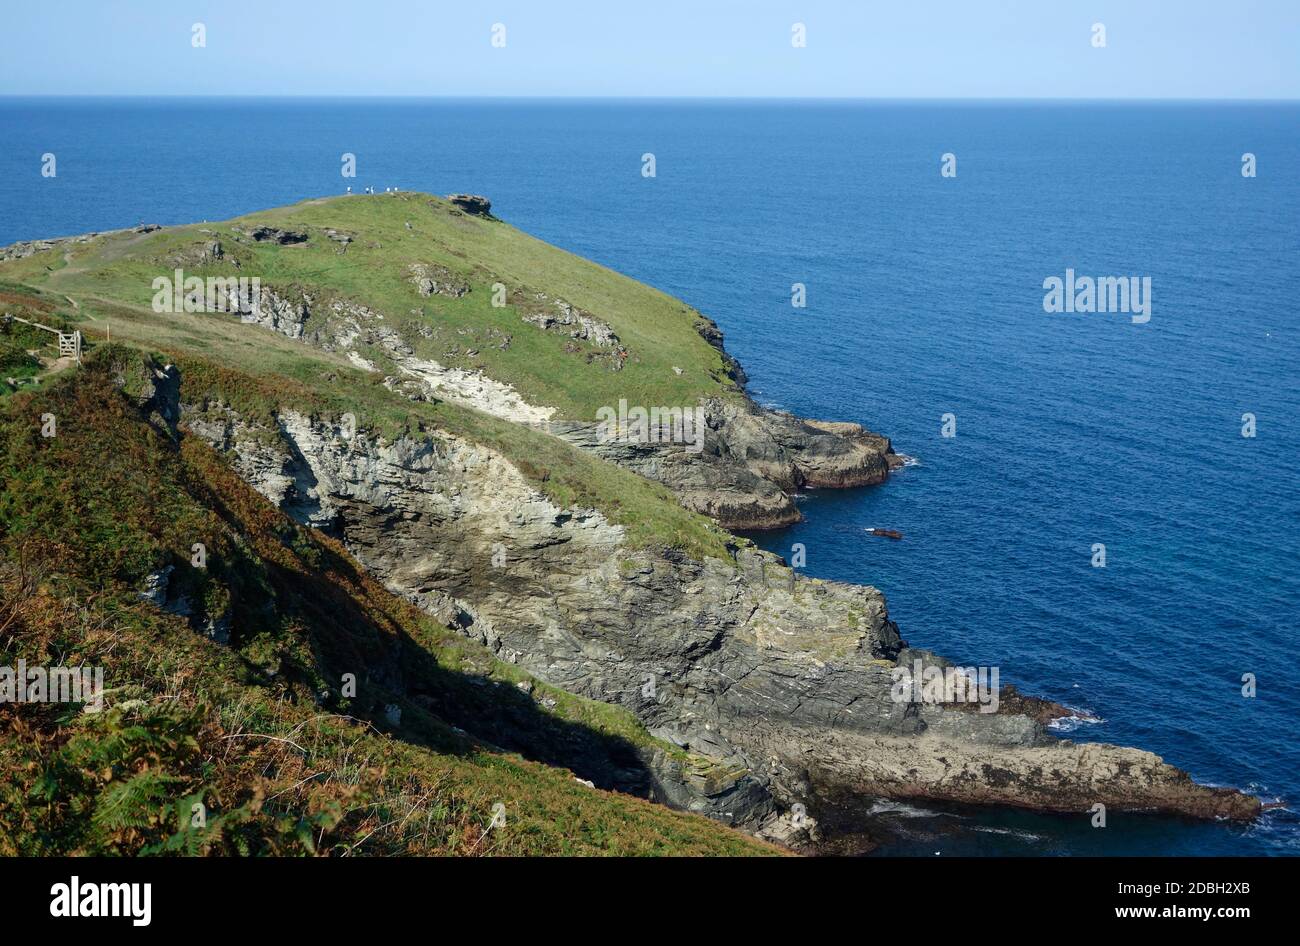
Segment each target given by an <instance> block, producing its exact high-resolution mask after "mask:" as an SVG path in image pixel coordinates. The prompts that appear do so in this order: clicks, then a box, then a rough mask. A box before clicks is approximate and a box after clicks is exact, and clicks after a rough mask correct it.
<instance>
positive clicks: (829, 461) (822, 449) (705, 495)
mask: <svg viewBox="0 0 1300 946" xmlns="http://www.w3.org/2000/svg"><path fill="white" fill-rule="evenodd" d="M703 406H704V411H705V418H706V424H705V429H704V445H703V448H702V449H699V450H696V449H693V448H692V445H689V444H680V443H678V444H673V443H657V444H656V443H635V442H626V441H621V440H602V438H601V437H600V436H599V431H598V428H597V427H596V426H595V425H591V424H575V423H561V422H553V423H552V424H551V425H550V427H549V428H548V429H549V430H550V431H551V432H552V433H555V434H556V435H558V436H560V437H562V438H564V439H565V440H567V441H569V442H570V443H572V444H574V445H575V446H578V447H581V448H582V449H585V450H589V451H591V452H593V453H596V454H598V455H600V456H601V457H603V458H605V459H607V460H610V461H612V462H614V463H617V464H619V465H620V466H625V467H627V468H628V469H631V470H635V471H636V472H637V473H640V474H641V475H642V476H645V477H647V478H649V479H652V480H656V481H658V482H660V483H663V484H664V485H665V486H667V487H668V488H670V489H671V490H672V491H673V492H674V494H676V496H677V497H678V499H679V500H680V501H681V503H682V505H684V506H686V507H687V508H688V509H692V510H694V511H696V512H700V513H703V514H704V515H707V516H711V517H712V518H714V519H716V520H717V521H718V522H719V523H720V524H722V525H723V526H724V527H726V528H728V529H737V530H751V529H775V528H781V527H783V526H788V525H791V524H793V523H796V522H798V521H800V519H802V518H803V517H802V515H801V514H800V512H799V509H798V507H797V506H796V505H795V503H794V499H793V498H792V496H791V494H792V493H794V492H796V491H798V490H801V489H805V488H809V487H847V486H869V485H872V484H875V483H880V482H882V481H883V480H884V479H885V477H886V476H888V474H889V471H890V469H891V468H893V467H894V466H896V465H897V464H898V462H900V458H898V457H897V455H896V454H894V452H893V448H892V447H891V446H890V443H889V440H888V438H886V437H881V436H879V435H877V434H873V433H871V432H869V431H867V430H864V429H863V428H862V427H860V426H859V425H857V424H847V423H841V424H832V423H825V422H821V421H807V420H803V419H801V418H798V417H795V416H794V415H793V414H784V413H780V412H777V411H769V410H765V409H763V408H761V407H759V406H758V405H756V404H754V402H753V401H751V400H749V399H748V398H726V399H724V398H712V399H709V400H707V401H706V402H705V403H704V405H703Z"/></svg>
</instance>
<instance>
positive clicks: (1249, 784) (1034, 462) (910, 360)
mask: <svg viewBox="0 0 1300 946" xmlns="http://www.w3.org/2000/svg"><path fill="white" fill-rule="evenodd" d="M0 140H2V141H3V147H2V148H0V244H3V243H8V242H11V241H13V240H18V239H28V238H34V237H44V236H53V235H61V234H71V233H80V232H85V231H88V230H95V229H107V228H112V227H121V226H129V225H135V224H137V223H140V222H157V223H163V224H172V223H186V222H191V221H195V220H202V219H221V218H225V217H229V216H232V215H234V214H238V213H243V212H247V211H251V210H255V209H259V208H263V207H267V206H272V205H278V204H284V203H289V202H293V201H297V200H300V199H302V198H305V197H309V196H318V195H321V194H331V193H339V192H341V191H342V190H343V188H344V185H345V184H346V183H351V184H352V185H353V187H354V190H359V189H360V188H361V187H365V186H368V185H370V186H375V187H377V188H379V189H380V190H382V189H383V188H385V187H389V186H397V187H401V188H404V189H420V190H428V191H433V192H437V193H449V192H452V191H470V192H475V193H483V194H486V195H488V196H489V197H491V199H492V200H493V202H494V212H496V213H497V214H498V215H499V216H501V217H503V218H504V219H506V220H508V221H509V222H511V223H513V224H515V225H517V226H519V227H522V228H523V229H526V230H528V231H530V232H532V233H534V234H536V235H537V236H539V237H541V238H543V239H546V240H549V241H551V242H553V243H556V244H558V245H560V246H563V247H565V248H567V249H570V250H573V251H574V252H577V253H580V254H583V255H585V256H589V257H591V258H593V259H596V260H598V261H600V262H602V263H604V264H607V265H609V266H611V267H614V268H616V269H619V270H622V271H624V272H626V273H629V274H630V275H632V276H635V277H637V278H639V279H642V280H644V281H646V282H648V283H650V284H652V285H655V286H658V287H660V288H662V289H664V290H665V291H667V292H670V293H673V294H675V295H677V296H680V297H681V298H683V299H685V300H687V301H688V302H690V303H691V304H692V305H694V306H696V307H697V308H699V309H700V310H701V311H703V312H705V313H706V314H708V315H710V316H712V317H713V318H714V319H716V320H717V322H718V323H719V324H720V325H721V327H722V328H723V330H724V331H725V332H726V335H727V345H728V348H729V350H730V351H731V352H732V353H733V354H735V355H737V356H738V357H739V358H740V359H741V361H742V362H743V363H744V365H745V367H746V369H747V371H748V372H749V374H750V376H751V391H752V393H753V394H754V396H755V397H756V398H757V399H758V400H760V401H761V402H763V403H766V404H770V405H773V406H777V407H781V408H785V409H788V410H791V411H794V412H796V413H799V414H803V415H806V416H811V417H818V418H826V419H841V420H855V421H859V422H862V423H864V424H866V425H868V426H869V427H871V428H872V429H874V430H877V431H880V432H882V433H885V434H887V435H889V436H890V437H892V438H893V440H894V443H895V447H896V449H897V450H898V451H899V452H901V453H904V454H907V455H909V456H911V457H913V458H914V460H915V462H914V464H913V465H910V466H909V467H907V468H906V469H904V470H902V471H901V472H899V473H898V474H896V475H895V476H894V477H893V478H892V479H891V480H890V481H889V482H888V483H887V484H885V485H883V486H880V487H876V488H870V489H862V490H851V491H819V492H814V493H810V494H808V495H807V496H805V497H803V498H802V509H803V511H804V514H805V516H806V519H807V521H806V522H804V523H802V524H800V525H798V526H796V527H794V528H791V529H788V530H784V531H782V532H779V533H769V534H766V535H764V536H762V537H760V539H759V541H761V543H762V544H763V545H764V546H766V547H768V548H770V549H772V550H774V551H777V552H780V553H782V554H786V555H788V554H789V552H790V549H791V546H792V545H793V543H796V542H798V543H803V545H804V546H805V547H806V550H807V568H806V571H807V572H808V573H809V574H812V575H816V576H821V577H828V578H836V579H843V580H847V581H855V582H862V583H868V584H872V585H875V586H876V587H878V588H880V589H882V590H883V591H884V592H885V594H886V595H887V597H888V600H889V603H890V608H891V613H892V616H893V617H894V619H895V620H897V621H898V623H899V625H900V627H901V629H902V632H903V635H904V637H906V638H907V640H908V641H909V642H911V643H913V644H915V645H919V646H924V647H929V648H932V649H934V650H936V651H939V652H940V653H943V654H945V655H946V656H948V657H951V658H953V659H954V660H957V661H959V662H961V663H963V664H970V665H985V666H996V667H998V668H999V670H1000V674H1001V678H1002V680H1003V682H1014V683H1016V684H1018V685H1020V686H1021V687H1022V688H1023V689H1024V690H1027V691H1029V692H1033V693H1036V694H1040V695H1043V696H1047V697H1051V698H1054V699H1057V700H1060V701H1062V702H1064V703H1067V704H1069V705H1071V706H1076V707H1080V708H1083V709H1087V710H1089V711H1091V712H1094V713H1096V714H1097V715H1099V716H1100V717H1101V718H1102V719H1104V722H1102V723H1099V724H1095V725H1088V726H1081V727H1080V728H1078V729H1076V730H1075V731H1073V732H1070V733H1068V734H1067V735H1068V737H1069V738H1075V739H1088V740H1103V741H1108V742H1117V743H1122V744H1127V745H1134V746H1139V747H1142V748H1145V749H1149V750H1151V751H1153V752H1156V753H1159V754H1160V755H1162V756H1164V757H1165V759H1166V760H1168V761H1169V762H1172V763H1174V764H1176V765H1179V766H1181V767H1184V768H1186V769H1188V770H1189V771H1191V772H1192V773H1193V775H1194V776H1195V777H1196V778H1197V779H1199V780H1201V781H1205V782H1209V783H1214V784H1222V785H1235V786H1239V787H1242V788H1246V789H1248V790H1251V791H1255V792H1257V793H1259V794H1261V795H1264V796H1267V797H1269V798H1275V797H1276V798H1282V799H1284V800H1286V801H1287V802H1288V803H1289V804H1291V805H1294V804H1295V803H1296V802H1297V800H1300V773H1297V763H1300V752H1297V737H1296V731H1297V726H1298V725H1300V695H1298V691H1297V685H1296V682H1295V680H1296V656H1297V650H1298V649H1300V648H1298V647H1297V627H1296V622H1297V617H1298V615H1300V494H1298V492H1297V486H1296V484H1297V472H1298V468H1300V462H1298V460H1297V458H1298V457H1300V427H1298V425H1297V419H1298V418H1300V326H1298V325H1297V310H1296V305H1297V301H1298V300H1300V275H1298V274H1297V264H1298V263H1300V105H1297V104H1294V103H1292V104H1267V103H1259V104H1234V105H1227V104H1198V103H1185V104H1169V105H1162V104H1148V103H1134V104H1100V103H1074V104H1065V103H1059V104H1052V103H996V104H995V103H811V102H753V103H738V102H696V103H681V102H677V103H673V102H653V101H636V102H573V101H569V102H508V101H500V102H489V103H485V102H464V101H412V100H406V101H356V100H353V101H301V100H299V101H240V100H183V99H179V100H134V101H131V100H123V101H112V100H78V99H69V100H58V101H39V100H35V101H34V100H20V99H0ZM46 152H51V153H54V154H55V155H56V157H57V161H58V175H57V177H55V178H43V177H42V176H41V174H40V167H41V156H42V155H43V154H44V153H46ZM344 152H351V153H353V154H355V155H356V156H357V166H358V176H357V178H356V180H354V181H344V180H343V179H342V178H341V176H340V174H339V169H340V166H341V155H342V154H343V153H344ZM646 152H652V153H653V154H654V155H655V158H656V165H657V176H656V177H655V178H653V179H647V178H643V177H642V176H641V173H640V171H641V156H642V155H643V154H644V153H646ZM945 152H950V153H953V154H954V155H955V156H956V159H957V176H956V178H951V179H945V178H943V177H941V175H940V173H939V172H940V156H941V155H942V154H944V153H945ZM1245 152H1251V153H1254V154H1255V155H1256V156H1257V162H1258V176H1257V177H1256V178H1254V179H1247V178H1244V177H1243V176H1242V174H1241V170H1240V169H1241V157H1242V154H1243V153H1245ZM1067 268H1073V269H1075V270H1076V271H1077V272H1078V273H1079V274H1081V275H1084V274H1086V275H1092V276H1149V277H1150V278H1151V280H1152V311H1151V318H1150V321H1149V322H1147V323H1145V324H1135V323H1133V322H1132V320H1131V319H1130V317H1129V316H1128V315H1124V314H1083V313H1074V314H1064V313H1060V314H1049V313H1047V312H1045V311H1044V309H1043V304H1042V303H1043V295H1044V290H1043V288H1042V286H1043V280H1044V279H1045V278H1046V277H1048V276H1052V275H1057V276H1064V274H1065V271H1066V269H1067ZM796 282H797V283H803V284H804V285H805V286H806V287H807V307H806V308H803V309H796V308H794V307H792V306H791V304H790V299H791V286H792V284H793V283H796ZM1245 413H1252V414H1254V415H1255V417H1256V423H1257V435H1256V436H1255V437H1254V438H1246V437H1243V436H1242V415H1243V414H1245ZM945 414H952V415H954V416H955V418H956V436H954V437H951V438H945V437H943V436H942V433H941V425H942V417H943V415H945ZM872 526H882V527H888V528H893V529H898V530H900V531H901V532H903V533H904V535H905V538H904V539H903V541H901V542H893V541H889V540H886V539H879V538H873V537H870V536H867V535H865V534H864V532H863V531H862V530H863V529H865V528H867V527H872ZM1094 543H1104V545H1105V546H1106V558H1107V560H1106V567H1105V568H1094V567H1092V546H1093V544H1094ZM1244 674H1254V675H1255V678H1256V680H1257V687H1258V692H1257V696H1256V697H1255V698H1253V699H1250V698H1245V697H1243V695H1242V692H1241V688H1242V679H1243V675H1244ZM878 813H879V814H880V817H881V822H882V824H885V825H888V826H889V827H890V832H889V834H890V843H888V844H887V845H886V846H885V848H884V849H883V851H882V853H886V854H924V855H927V856H932V855H933V854H935V853H940V854H944V855H947V854H979V853H990V854H992V853H1004V854H1295V853H1297V852H1300V827H1298V823H1297V818H1296V815H1295V814H1294V810H1293V808H1284V809H1281V810H1278V811H1274V812H1270V813H1269V814H1267V815H1266V816H1265V817H1264V818H1263V819H1262V820H1261V821H1260V822H1259V823H1258V824H1256V825H1253V826H1250V827H1246V828H1242V827H1233V826H1229V825H1221V824H1197V823H1192V822H1186V821H1182V820H1177V819H1168V818H1155V817H1140V816H1122V815H1118V814H1115V813H1111V815H1110V818H1109V823H1108V826H1107V827H1106V828H1104V829H1094V828H1092V827H1091V826H1090V823H1089V818H1088V816H1087V815H1086V814H1084V813H1080V814H1079V815H1077V816H1039V815H1029V814H1022V813H1011V812H978V811H968V810H939V809H937V808H915V807H909V806H899V805H881V806H878Z"/></svg>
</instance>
